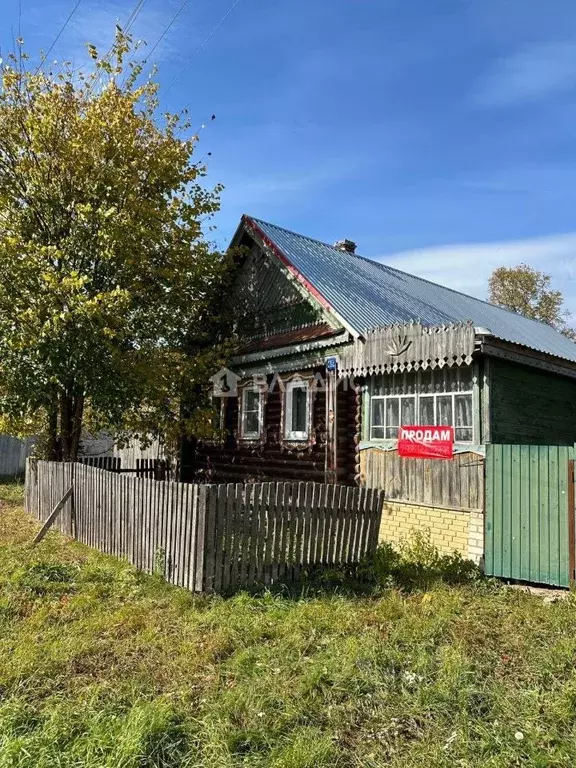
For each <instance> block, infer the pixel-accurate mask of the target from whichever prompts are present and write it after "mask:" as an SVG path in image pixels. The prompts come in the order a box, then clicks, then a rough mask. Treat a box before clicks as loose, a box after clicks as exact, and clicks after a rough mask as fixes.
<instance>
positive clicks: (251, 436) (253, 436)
mask: <svg viewBox="0 0 576 768" xmlns="http://www.w3.org/2000/svg"><path fill="white" fill-rule="evenodd" d="M249 392H257V393H258V410H257V411H253V410H251V411H249V413H257V414H258V431H257V432H247V431H246V415H247V413H248V411H247V410H246V396H247V394H248V393H249ZM239 395H240V402H239V409H238V415H239V421H240V439H241V440H245V441H246V442H256V441H259V440H262V435H263V434H264V391H263V389H262V387H261V386H258V385H257V384H246V385H245V386H243V387H242V388H241V389H240V392H239Z"/></svg>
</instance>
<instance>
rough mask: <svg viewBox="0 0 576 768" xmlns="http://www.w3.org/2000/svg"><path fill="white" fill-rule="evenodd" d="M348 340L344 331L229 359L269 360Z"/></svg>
mask: <svg viewBox="0 0 576 768" xmlns="http://www.w3.org/2000/svg"><path fill="white" fill-rule="evenodd" d="M349 341H350V334H349V333H348V332H347V331H346V332H344V333H339V334H338V335H337V336H329V337H327V338H324V339H317V340H315V341H303V342H301V343H299V344H291V345H290V346H288V347H276V348H275V349H274V348H273V349H263V350H262V352H250V353H249V354H247V355H236V356H234V357H233V358H232V359H231V360H230V365H242V364H243V363H250V362H258V361H261V360H264V361H266V360H269V359H270V358H272V359H273V358H275V357H284V356H287V355H295V354H300V353H302V352H309V351H311V350H316V349H324V348H326V347H332V346H334V345H335V344H346V343H347V342H349Z"/></svg>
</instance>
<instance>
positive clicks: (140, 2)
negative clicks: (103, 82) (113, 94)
mask: <svg viewBox="0 0 576 768" xmlns="http://www.w3.org/2000/svg"><path fill="white" fill-rule="evenodd" d="M145 2H146V0H137V2H136V5H135V6H134V8H133V9H132V11H131V12H130V15H129V16H128V18H127V19H126V24H125V26H124V30H123V31H124V33H125V34H128V33H129V32H130V30H131V29H132V27H133V26H134V24H135V22H136V19H137V18H138V16H139V15H140V12H141V11H142V8H143V7H144V4H145ZM115 42H116V41H115V40H114V42H113V43H112V45H111V46H110V48H109V49H108V51H107V52H106V55H105V56H104V58H103V59H102V61H103V62H105V63H109V61H110V59H111V57H112V53H113V52H114V45H115ZM97 82H98V77H97V73H95V75H94V79H93V81H92V84H91V85H90V87H89V88H88V91H87V93H86V97H89V96H91V95H92V92H93V91H94V87H95V85H96V83H97Z"/></svg>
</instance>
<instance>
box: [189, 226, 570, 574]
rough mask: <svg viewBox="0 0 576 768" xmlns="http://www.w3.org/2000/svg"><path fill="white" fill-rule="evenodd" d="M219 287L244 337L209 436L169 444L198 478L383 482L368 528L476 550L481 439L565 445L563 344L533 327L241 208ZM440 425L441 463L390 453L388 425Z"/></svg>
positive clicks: (394, 429) (392, 428)
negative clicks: (231, 258)
mask: <svg viewBox="0 0 576 768" xmlns="http://www.w3.org/2000/svg"><path fill="white" fill-rule="evenodd" d="M233 245H240V246H244V248H243V253H245V256H244V257H243V259H242V263H241V264H239V265H238V273H237V277H236V280H235V286H234V290H233V293H232V296H231V300H232V302H233V306H234V308H235V315H236V318H237V320H236V324H237V328H236V330H237V332H238V333H239V334H240V336H241V337H242V338H244V339H245V340H246V341H245V343H244V345H243V347H242V348H241V349H240V350H239V352H238V354H237V355H236V356H235V357H234V358H233V359H231V360H230V363H229V370H228V371H223V372H220V373H219V374H218V375H217V376H216V377H215V380H216V379H217V380H220V381H221V382H222V387H221V389H220V390H219V391H218V393H217V394H219V395H221V397H219V399H218V400H217V403H218V404H219V410H220V417H221V422H220V424H221V427H222V431H223V437H222V439H221V440H219V441H215V442H212V443H197V444H194V445H193V446H192V444H189V445H188V446H185V447H184V452H183V466H185V467H187V468H188V470H189V473H190V475H191V476H194V477H195V478H203V479H204V478H205V479H209V480H211V481H226V482H228V481H230V482H238V481H256V480H258V481H262V480H282V479H285V480H295V479H298V480H316V481H319V482H335V483H336V482H337V483H345V484H359V485H364V486H367V487H379V488H382V489H384V491H385V495H386V504H385V509H384V514H383V520H382V529H381V534H382V536H383V537H386V538H387V539H397V538H399V537H404V536H406V535H407V534H409V533H410V530H411V529H412V528H419V527H425V528H427V529H429V530H430V531H431V533H432V537H433V539H434V541H435V542H436V544H437V545H438V546H439V548H440V549H441V550H442V551H451V550H454V549H458V550H459V551H461V552H462V553H463V554H465V555H467V556H470V557H472V558H473V559H475V560H479V559H480V558H481V556H482V552H483V509H484V456H485V452H486V446H487V445H488V444H490V443H508V444H520V443H522V444H533V445H569V446H572V445H573V444H574V442H575V441H576V345H575V344H574V343H573V342H572V341H570V340H569V339H567V338H566V337H564V336H563V335H561V334H560V333H558V332H557V331H556V330H554V329H553V328H551V327H550V326H548V325H545V324H543V323H540V322H536V321H534V320H529V319H527V318H525V317H521V316H519V315H516V314H514V313H512V312H508V311H507V310H504V309H501V308H499V307H495V306H493V305H490V304H488V303H486V302H483V301H480V300H478V299H476V298H472V297H470V296H466V295H464V294H462V293H459V292H457V291H453V290H450V289H448V288H445V287H443V286H440V285H436V284H434V283H431V282H429V281H427V280H423V279H421V278H418V277H414V276H412V275H409V274H406V273H404V272H401V271H399V270H397V269H393V268H391V267H388V266H386V264H382V263H377V262H374V261H371V260H369V259H365V258H363V257H361V256H358V255H357V254H356V253H355V245H354V243H352V242H351V241H349V240H344V241H340V242H338V243H336V244H335V245H334V246H331V245H327V244H326V243H322V242H318V241H316V240H312V239H310V238H308V237H304V236H302V235H298V234H295V233H293V232H290V231H288V230H286V229H282V228H281V227H278V226H275V225H272V224H268V223H266V222H263V221H260V220H258V219H255V218H252V217H249V216H244V217H243V218H242V221H241V223H240V225H239V228H238V230H237V232H236V235H235V237H234V240H233ZM407 424H410V425H418V424H422V425H423V424H426V425H442V426H445V425H447V426H452V427H454V434H455V445H454V455H453V458H452V460H451V461H435V460H431V459H408V458H400V457H399V455H398V450H397V447H398V446H397V438H398V430H399V428H400V427H401V426H403V425H407Z"/></svg>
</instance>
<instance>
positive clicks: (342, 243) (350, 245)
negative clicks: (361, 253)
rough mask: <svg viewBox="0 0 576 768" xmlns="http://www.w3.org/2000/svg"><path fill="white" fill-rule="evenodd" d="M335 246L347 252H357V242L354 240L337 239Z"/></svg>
mask: <svg viewBox="0 0 576 768" xmlns="http://www.w3.org/2000/svg"><path fill="white" fill-rule="evenodd" d="M334 248H337V249H338V250H339V251H345V252H346V253H356V243H355V242H354V241H353V240H337V241H336V242H335V243H334Z"/></svg>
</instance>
